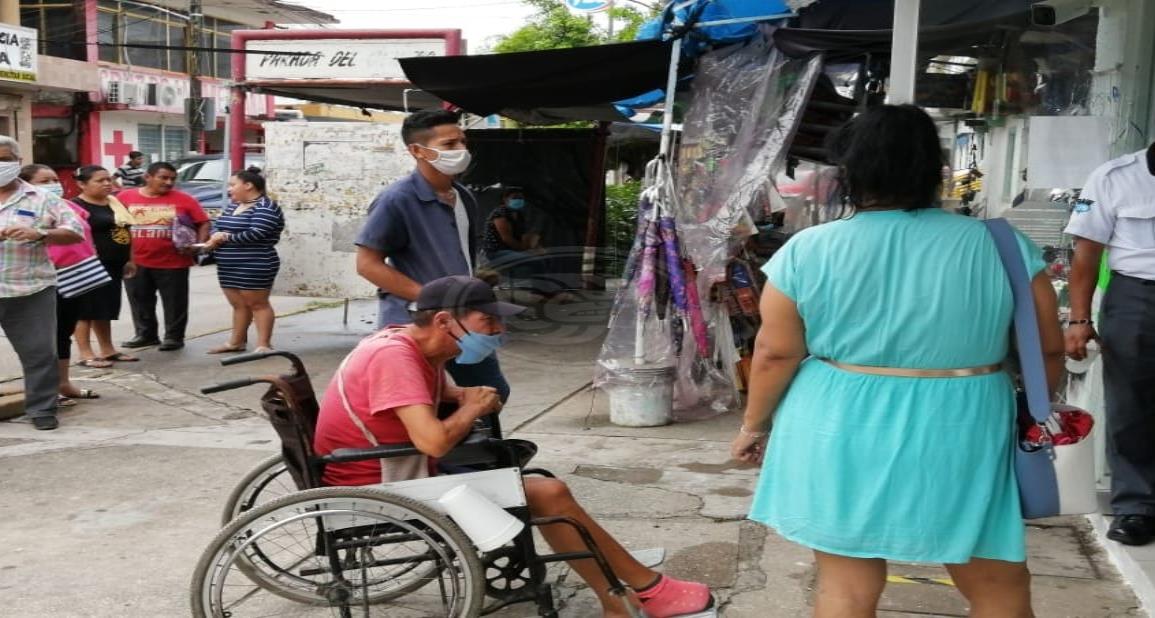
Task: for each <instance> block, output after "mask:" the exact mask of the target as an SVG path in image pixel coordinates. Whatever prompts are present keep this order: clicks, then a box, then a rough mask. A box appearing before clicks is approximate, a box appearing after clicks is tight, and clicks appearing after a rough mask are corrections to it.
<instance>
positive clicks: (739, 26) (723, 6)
mask: <svg viewBox="0 0 1155 618" xmlns="http://www.w3.org/2000/svg"><path fill="white" fill-rule="evenodd" d="M811 1H813V0H811ZM796 3H798V4H806V3H807V2H805V1H803V2H800V3H799V2H796ZM790 13H791V8H790V7H789V6H788V5H787V3H786V1H785V0H696V1H695V2H688V3H687V2H686V0H671V1H670V2H669V3H668V4H667V5H666V8H665V9H664V10H663V11H662V14H661V16H659V17H657V18H655V19H653V20H650V21H648V22H646V23H645V24H643V25H642V27H641V28H639V30H638V35H637V39H638V40H655V39H663V38H669V37H671V36H680V35H682V34H685V38H684V42H683V45H682V58H683V59H685V58H694V57H696V56H699V55H701V54H702V53H703V52H705V51H707V50H708V49H709V48H710V47H711V46H718V45H727V44H730V43H740V42H742V41H745V40H747V39H750V38H751V37H753V36H754V35H755V34H757V33H758V23H757V21H747V22H744V23H735V24H719V25H715V26H703V27H700V28H694V29H693V30H692V31H690V32H688V33H683V32H681V31H679V30H678V29H677V26H674V25H673V24H675V23H677V24H687V25H693V24H700V23H706V22H714V21H725V20H731V19H737V20H742V19H753V18H768V17H784V16H786V15H789V14H790ZM665 98H666V92H665V90H661V89H659V90H652V91H650V92H647V93H645V94H643V95H640V96H637V97H634V98H632V99H627V100H624V101H618V102H616V104H615V105H616V106H617V109H618V111H619V112H621V113H622V114H623V115H624V116H626V117H629V116H632V115H633V114H634V112H635V110H637V109H641V108H644V107H649V106H651V105H656V104H657V103H659V102H660V101H662V100H663V99H665Z"/></svg>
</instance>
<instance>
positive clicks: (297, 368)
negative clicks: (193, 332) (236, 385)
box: [221, 350, 305, 376]
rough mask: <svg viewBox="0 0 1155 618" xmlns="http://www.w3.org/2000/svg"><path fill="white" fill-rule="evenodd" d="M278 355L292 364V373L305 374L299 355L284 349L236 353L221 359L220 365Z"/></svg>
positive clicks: (225, 365) (236, 363)
mask: <svg viewBox="0 0 1155 618" xmlns="http://www.w3.org/2000/svg"><path fill="white" fill-rule="evenodd" d="M274 356H280V357H281V358H283V359H285V360H287V361H289V362H290V363H292V364H293V375H295V376H303V375H305V364H304V363H302V362H301V357H299V356H297V355H296V354H293V353H292V352H285V351H284V350H267V351H265V352H250V353H248V354H238V355H236V356H233V357H231V358H226V359H224V360H222V361H221V366H223V367H228V366H229V365H239V364H241V363H249V362H252V361H258V360H261V359H265V358H272V357H274Z"/></svg>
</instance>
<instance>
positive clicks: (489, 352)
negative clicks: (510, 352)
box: [450, 320, 505, 365]
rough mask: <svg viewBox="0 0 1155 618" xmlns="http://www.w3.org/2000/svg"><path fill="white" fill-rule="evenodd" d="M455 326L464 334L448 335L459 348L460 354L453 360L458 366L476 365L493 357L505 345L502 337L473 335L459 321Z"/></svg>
mask: <svg viewBox="0 0 1155 618" xmlns="http://www.w3.org/2000/svg"><path fill="white" fill-rule="evenodd" d="M457 325H458V326H460V327H461V330H463V331H465V334H464V335H463V336H461V337H457V336H455V335H453V333H450V336H453V338H454V339H456V340H457V347H459V348H461V352H460V353H459V354H458V355H457V358H455V359H454V360H456V361H457V364H458V365H476V364H477V363H480V362H481V361H483V360H485V359H487V358H489V357H490V356H493V353H494V352H497V350H498V348H500V347H501V346H503V345H505V336H504V335H483V334H481V333H475V332H473V331H471V330H469V329H468V328H465V325H464V324H462V323H461V321H460V320H458V321H457Z"/></svg>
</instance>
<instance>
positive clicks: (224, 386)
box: [201, 378, 264, 395]
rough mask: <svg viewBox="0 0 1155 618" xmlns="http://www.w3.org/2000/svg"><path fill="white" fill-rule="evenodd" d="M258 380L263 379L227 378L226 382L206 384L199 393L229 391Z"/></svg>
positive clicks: (258, 381) (207, 393) (209, 393)
mask: <svg viewBox="0 0 1155 618" xmlns="http://www.w3.org/2000/svg"><path fill="white" fill-rule="evenodd" d="M260 382H264V380H259V379H257V378H240V379H237V380H229V381H228V382H221V383H219V384H213V385H212V386H206V387H204V388H202V389H201V394H202V395H211V394H213V393H220V392H222V391H231V390H233V389H234V388H244V387H246V386H250V385H252V384H257V383H260Z"/></svg>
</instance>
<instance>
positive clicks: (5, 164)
mask: <svg viewBox="0 0 1155 618" xmlns="http://www.w3.org/2000/svg"><path fill="white" fill-rule="evenodd" d="M18 176H20V162H19V161H0V187H7V186H8V185H10V184H12V182H13V181H15V180H16V178H17V177H18Z"/></svg>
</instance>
